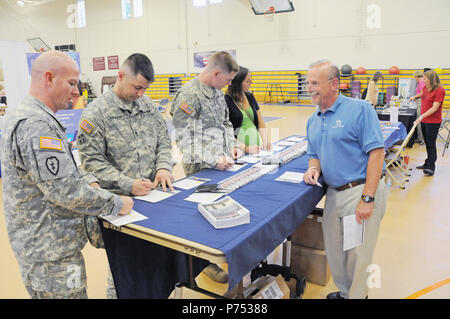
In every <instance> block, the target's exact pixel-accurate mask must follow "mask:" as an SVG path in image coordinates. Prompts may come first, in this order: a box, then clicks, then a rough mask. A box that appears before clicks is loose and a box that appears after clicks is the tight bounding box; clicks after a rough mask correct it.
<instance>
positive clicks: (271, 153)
mask: <svg viewBox="0 0 450 319" xmlns="http://www.w3.org/2000/svg"><path fill="white" fill-rule="evenodd" d="M271 155H273V150H270V151H267V150H260V151H259V153H258V154H255V156H257V157H266V156H271Z"/></svg>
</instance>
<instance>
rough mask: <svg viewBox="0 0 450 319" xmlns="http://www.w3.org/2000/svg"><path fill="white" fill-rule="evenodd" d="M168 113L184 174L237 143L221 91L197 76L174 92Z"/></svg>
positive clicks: (213, 161)
mask: <svg viewBox="0 0 450 319" xmlns="http://www.w3.org/2000/svg"><path fill="white" fill-rule="evenodd" d="M171 113H172V115H173V125H174V127H175V130H176V142H177V146H178V148H179V149H180V151H181V152H183V167H184V169H185V172H186V174H192V173H194V172H196V171H199V170H200V169H203V168H213V167H215V166H216V163H217V160H218V158H219V157H220V156H222V155H224V154H226V155H228V156H231V150H232V148H233V147H238V146H237V142H236V141H235V139H234V133H233V125H232V124H231V122H230V120H229V113H228V107H227V104H226V102H225V97H224V95H223V92H222V91H221V90H217V89H215V88H213V87H210V86H207V85H205V84H203V83H201V82H200V80H199V79H198V78H197V77H195V78H193V79H192V80H191V81H189V82H188V83H186V84H185V85H184V86H183V87H182V88H181V89H180V90H179V91H178V92H177V94H176V96H175V99H174V101H173V104H172V108H171Z"/></svg>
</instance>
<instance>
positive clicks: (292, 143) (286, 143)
mask: <svg viewBox="0 0 450 319" xmlns="http://www.w3.org/2000/svg"><path fill="white" fill-rule="evenodd" d="M294 144H295V142H289V141H286V140H285V141H281V142H278V143H277V145H278V146H292V145H294Z"/></svg>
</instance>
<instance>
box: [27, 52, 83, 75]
mask: <svg viewBox="0 0 450 319" xmlns="http://www.w3.org/2000/svg"><path fill="white" fill-rule="evenodd" d="M64 53H65V54H67V55H68V56H70V57H71V58H72V59H74V60H75V62H76V63H77V65H78V70H80V72H81V65H80V53H79V52H64ZM41 54H42V53H40V52H39V53H27V64H28V73H29V74H31V66H32V65H33V63H34V61H35V60H36V59H37V58H38V57H39V56H40V55H41Z"/></svg>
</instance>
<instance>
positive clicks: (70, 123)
mask: <svg viewBox="0 0 450 319" xmlns="http://www.w3.org/2000/svg"><path fill="white" fill-rule="evenodd" d="M81 112H83V110H82V109H75V110H74V109H72V110H59V111H58V112H56V114H55V116H56V118H57V119H58V120H59V121H60V122H61V124H62V125H64V127H65V128H66V136H67V140H68V141H69V143H70V144H72V147H73V145H74V142H75V141H76V139H77V133H78V124H79V122H80V118H81Z"/></svg>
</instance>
